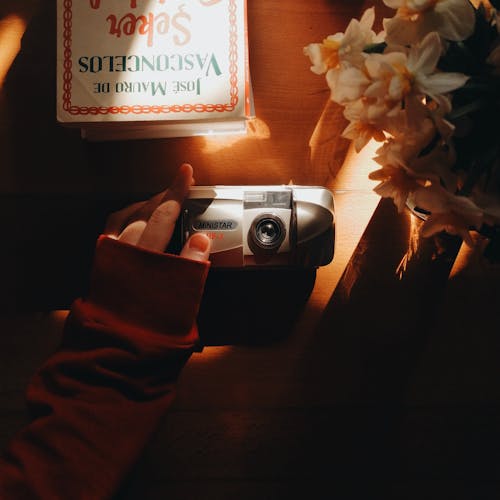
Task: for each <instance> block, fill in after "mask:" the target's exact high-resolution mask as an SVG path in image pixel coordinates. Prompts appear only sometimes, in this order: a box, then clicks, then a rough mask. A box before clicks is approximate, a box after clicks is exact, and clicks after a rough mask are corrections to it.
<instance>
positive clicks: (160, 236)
mask: <svg viewBox="0 0 500 500" xmlns="http://www.w3.org/2000/svg"><path fill="white" fill-rule="evenodd" d="M180 212H181V204H180V203H179V202H178V201H177V200H167V201H164V202H163V203H161V204H160V205H158V207H157V208H156V209H155V211H154V212H153V213H152V214H151V217H150V218H149V220H148V222H147V224H146V223H144V224H145V226H144V229H143V231H142V234H141V235H140V237H139V240H138V241H137V246H139V247H142V248H147V249H148V250H155V251H157V252H163V251H164V250H165V248H166V247H167V245H168V244H169V242H170V239H171V238H172V234H173V233H174V229H175V223H176V221H177V217H179V214H180Z"/></svg>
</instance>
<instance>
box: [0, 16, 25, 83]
mask: <svg viewBox="0 0 500 500" xmlns="http://www.w3.org/2000/svg"><path fill="white" fill-rule="evenodd" d="M25 30H26V22H25V21H24V20H23V19H21V18H20V17H19V16H16V15H14V14H11V15H9V16H6V17H5V18H3V19H1V20H0V47H1V51H0V86H2V85H3V82H4V80H5V77H6V75H7V72H8V71H9V68H10V67H11V65H12V63H13V62H14V59H15V58H16V56H17V54H18V52H19V50H20V48H21V37H22V36H23V34H24V31H25Z"/></svg>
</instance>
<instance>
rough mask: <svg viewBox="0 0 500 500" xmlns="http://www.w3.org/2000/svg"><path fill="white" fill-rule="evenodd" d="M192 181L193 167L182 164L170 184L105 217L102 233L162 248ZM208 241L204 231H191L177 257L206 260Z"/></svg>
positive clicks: (131, 242) (163, 249) (167, 239)
mask: <svg viewBox="0 0 500 500" xmlns="http://www.w3.org/2000/svg"><path fill="white" fill-rule="evenodd" d="M193 184H194V178H193V167H191V165H189V164H188V163H184V164H183V165H181V167H180V168H179V171H178V172H177V175H176V177H175V179H174V181H173V183H172V185H171V186H170V187H168V188H167V189H165V190H164V191H162V192H160V193H158V194H156V195H155V196H153V197H152V198H151V199H149V200H147V201H141V202H138V203H134V204H132V205H130V206H128V207H125V208H123V209H122V210H118V211H117V212H114V213H112V214H111V215H110V216H109V217H108V220H107V223H106V228H105V231H104V232H105V234H106V235H108V236H111V237H114V238H116V239H118V240H120V241H123V242H125V243H129V244H131V245H136V246H138V247H141V248H146V249H148V250H153V251H157V252H163V251H165V248H166V247H167V245H168V244H169V243H170V239H171V238H172V234H173V232H174V228H175V223H176V221H177V218H178V217H179V214H180V211H181V205H182V202H183V201H184V198H185V197H186V195H187V193H188V191H189V188H190V186H192V185H193ZM210 243H211V242H210V239H209V238H208V237H207V236H206V235H205V234H203V233H196V234H193V235H192V236H191V237H190V238H189V239H188V240H187V241H186V244H185V245H184V247H183V248H182V250H181V253H180V256H181V257H185V258H187V259H194V260H208V256H209V253H210Z"/></svg>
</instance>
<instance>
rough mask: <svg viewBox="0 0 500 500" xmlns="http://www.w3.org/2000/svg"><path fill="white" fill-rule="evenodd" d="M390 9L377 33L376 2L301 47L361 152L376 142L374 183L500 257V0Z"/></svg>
mask: <svg viewBox="0 0 500 500" xmlns="http://www.w3.org/2000/svg"><path fill="white" fill-rule="evenodd" d="M383 2H384V4H385V5H386V6H387V7H389V8H390V9H394V10H395V13H394V16H393V17H392V18H385V19H383V25H382V26H383V30H382V31H381V32H379V33H375V32H374V31H373V24H374V21H375V7H371V8H369V9H367V10H366V11H365V12H364V13H363V15H362V16H361V18H360V19H359V20H357V19H352V20H351V21H350V23H349V25H348V26H347V28H346V30H345V33H336V34H333V35H329V36H327V37H326V38H325V39H324V40H323V41H322V42H320V43H311V44H309V45H308V46H307V47H305V48H304V54H305V55H306V56H308V57H309V59H310V62H311V71H313V72H314V73H316V74H318V75H325V78H326V82H327V84H328V87H329V89H330V91H331V93H330V97H331V99H332V100H333V101H334V102H335V103H338V104H339V105H340V106H342V107H343V113H344V116H345V118H346V119H347V120H348V122H349V124H348V125H347V127H346V128H345V130H344V131H343V133H342V135H343V137H346V138H348V139H351V140H352V141H353V144H354V147H355V149H356V150H357V151H358V152H359V151H360V150H361V149H362V148H363V147H364V146H365V145H366V144H367V143H368V142H369V141H371V140H372V139H373V140H375V141H378V142H380V143H381V145H380V147H379V148H378V149H377V151H376V153H375V158H374V160H375V161H376V162H377V163H378V164H379V165H380V168H379V169H378V170H376V171H374V172H372V173H371V174H370V178H372V179H374V180H376V181H379V182H378V184H377V185H376V187H375V188H374V189H375V191H376V192H377V193H378V194H379V195H380V196H382V197H389V198H392V199H393V201H394V203H395V205H396V206H397V208H398V210H399V211H403V210H405V209H407V208H410V209H411V210H413V212H414V213H415V214H417V215H419V217H420V218H421V219H422V220H423V222H422V224H421V225H420V228H419V231H420V235H421V236H422V237H429V236H432V235H435V234H437V233H440V232H442V231H446V232H447V233H451V234H455V235H459V236H460V237H462V238H463V240H464V242H465V243H466V244H469V245H473V238H471V232H472V231H476V232H477V233H479V234H482V235H483V236H484V237H486V238H487V239H488V245H487V246H486V250H485V255H486V256H487V257H489V258H490V259H494V260H500V229H499V228H500V168H499V167H500V163H499V158H500V155H499V148H500V133H499V128H497V127H498V122H497V120H499V121H500V35H499V31H500V16H499V15H498V13H497V9H500V0H490V1H485V0H483V1H479V0H477V1H475V2H472V1H470V0H383Z"/></svg>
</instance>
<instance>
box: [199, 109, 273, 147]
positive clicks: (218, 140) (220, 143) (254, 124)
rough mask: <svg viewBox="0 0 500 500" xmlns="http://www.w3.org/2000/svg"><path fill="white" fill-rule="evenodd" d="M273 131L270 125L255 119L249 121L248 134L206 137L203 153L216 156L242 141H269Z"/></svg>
mask: <svg viewBox="0 0 500 500" xmlns="http://www.w3.org/2000/svg"><path fill="white" fill-rule="evenodd" d="M270 137H271V131H270V129H269V127H268V125H267V124H266V123H265V122H264V121H262V120H260V119H259V118H253V119H251V120H249V121H248V124H247V133H246V134H244V135H236V134H234V135H227V134H226V135H214V136H205V146H204V148H203V153H205V154H214V153H217V152H219V151H221V150H222V149H226V148H230V147H232V146H234V145H235V144H236V143H238V142H240V141H246V140H254V139H269V138H270Z"/></svg>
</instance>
